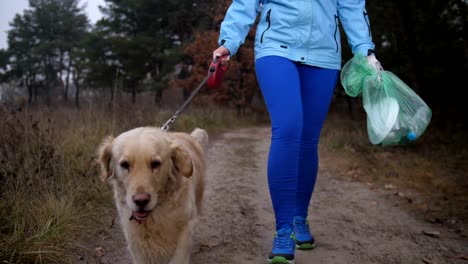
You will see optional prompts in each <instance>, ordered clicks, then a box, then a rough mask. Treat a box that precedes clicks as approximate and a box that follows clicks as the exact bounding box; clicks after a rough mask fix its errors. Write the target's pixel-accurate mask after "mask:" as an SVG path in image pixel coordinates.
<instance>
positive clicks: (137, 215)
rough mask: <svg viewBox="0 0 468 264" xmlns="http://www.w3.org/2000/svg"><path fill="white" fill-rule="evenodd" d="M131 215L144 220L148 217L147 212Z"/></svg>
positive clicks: (136, 212)
mask: <svg viewBox="0 0 468 264" xmlns="http://www.w3.org/2000/svg"><path fill="white" fill-rule="evenodd" d="M132 215H133V216H134V217H136V218H137V219H142V218H146V217H147V216H148V215H149V212H148V211H133V212H132Z"/></svg>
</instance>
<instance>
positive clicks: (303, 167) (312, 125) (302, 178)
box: [295, 65, 339, 218]
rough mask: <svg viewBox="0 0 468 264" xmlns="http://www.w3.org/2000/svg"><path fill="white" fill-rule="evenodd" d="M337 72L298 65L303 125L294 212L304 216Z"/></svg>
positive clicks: (305, 215)
mask: <svg viewBox="0 0 468 264" xmlns="http://www.w3.org/2000/svg"><path fill="white" fill-rule="evenodd" d="M338 73H339V71H338V70H331V69H323V68H318V67H312V66H306V65H300V66H299V76H300V83H301V99H302V113H303V121H302V124H303V125H302V138H301V144H300V154H299V172H298V175H299V177H298V181H297V198H296V199H297V200H296V206H295V208H296V213H295V216H300V217H303V218H307V210H308V208H309V203H310V199H311V196H312V192H313V190H314V186H315V181H316V178H317V171H318V142H319V137H320V131H321V129H322V125H323V123H324V121H325V118H326V116H327V113H328V109H329V106H330V102H331V100H332V97H333V91H334V89H335V86H336V82H337V79H338Z"/></svg>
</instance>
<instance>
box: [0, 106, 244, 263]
mask: <svg viewBox="0 0 468 264" xmlns="http://www.w3.org/2000/svg"><path fill="white" fill-rule="evenodd" d="M172 114H173V111H172V109H171V110H170V111H160V110H158V109H155V108H154V107H153V106H152V105H149V104H146V105H141V104H140V105H138V106H128V105H126V106H125V107H119V110H117V111H116V113H115V114H112V113H111V112H109V111H108V110H107V109H105V108H103V107H100V106H90V107H87V108H86V109H85V110H81V111H77V110H74V109H68V108H66V107H61V108H58V109H47V108H45V107H43V108H29V109H23V110H22V111H12V110H9V109H5V108H0V116H1V117H2V119H3V120H2V122H0V146H1V149H0V163H1V166H0V245H1V246H0V263H76V262H77V260H79V259H83V258H87V256H90V255H91V256H92V255H95V252H94V249H95V248H94V247H95V246H96V245H95V244H94V241H95V240H96V236H97V234H99V233H102V232H105V231H103V230H104V229H105V228H103V227H108V226H109V225H110V223H111V222H112V219H113V217H114V211H113V207H114V206H113V204H112V198H111V195H112V194H111V190H110V188H109V187H108V186H106V185H105V184H103V183H100V180H99V179H98V176H97V175H98V171H97V166H96V163H95V151H96V148H97V146H98V144H99V143H100V141H101V140H102V139H103V138H104V137H105V136H107V135H109V134H114V135H116V134H118V133H120V132H123V131H125V130H128V129H130V128H133V127H137V126H146V125H156V126H160V125H162V123H164V122H165V121H166V120H167V119H168V118H169V117H170V116H171V115H172ZM252 123H253V121H251V120H249V119H248V118H243V119H239V118H236V117H235V113H234V112H231V111H228V110H223V109H220V108H219V107H217V108H213V109H207V108H204V109H201V108H200V109H196V108H193V107H192V108H190V109H186V110H185V112H184V114H183V115H181V116H180V117H179V118H178V119H177V120H176V122H175V123H174V124H173V126H172V127H171V130H179V131H189V130H191V129H193V128H194V127H196V126H201V127H204V128H206V129H207V130H208V131H209V132H210V133H216V131H218V130H219V129H221V128H229V127H239V126H243V125H248V124H252Z"/></svg>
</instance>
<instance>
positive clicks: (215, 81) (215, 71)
mask: <svg viewBox="0 0 468 264" xmlns="http://www.w3.org/2000/svg"><path fill="white" fill-rule="evenodd" d="M228 56H229V55H227V54H226V55H222V56H220V57H216V58H215V59H214V60H213V62H211V65H210V68H209V70H208V74H210V73H212V75H211V77H210V78H208V81H207V84H208V87H209V88H211V89H217V88H219V87H220V86H221V83H222V82H223V78H224V73H225V72H226V71H227V69H228V65H227V64H225V65H222V64H221V61H222V59H223V58H226V57H228Z"/></svg>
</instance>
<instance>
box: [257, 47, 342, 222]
mask: <svg viewBox="0 0 468 264" xmlns="http://www.w3.org/2000/svg"><path fill="white" fill-rule="evenodd" d="M255 67H256V73H257V80H258V83H259V84H260V89H261V91H262V94H263V97H264V100H265V103H266V105H267V108H268V112H269V114H270V120H271V126H272V128H271V132H272V137H271V145H270V152H269V157H268V185H269V188H270V195H271V200H272V203H273V210H274V212H275V218H276V229H277V230H279V229H281V228H291V227H292V222H293V218H294V216H302V217H307V209H308V207H309V203H310V199H311V196H312V191H313V190H314V186H315V181H316V179H317V170H318V153H317V152H318V149H317V148H318V140H319V136H320V130H321V129H322V125H323V122H324V121H325V117H326V115H327V113H328V108H329V105H330V101H331V99H332V96H333V90H334V88H335V86H336V82H337V79H338V73H339V71H338V70H331V69H323V68H318V67H313V66H307V65H302V64H299V63H295V62H292V61H290V60H288V59H285V58H282V57H277V56H267V57H263V58H260V59H258V60H257V61H256V63H255Z"/></svg>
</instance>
